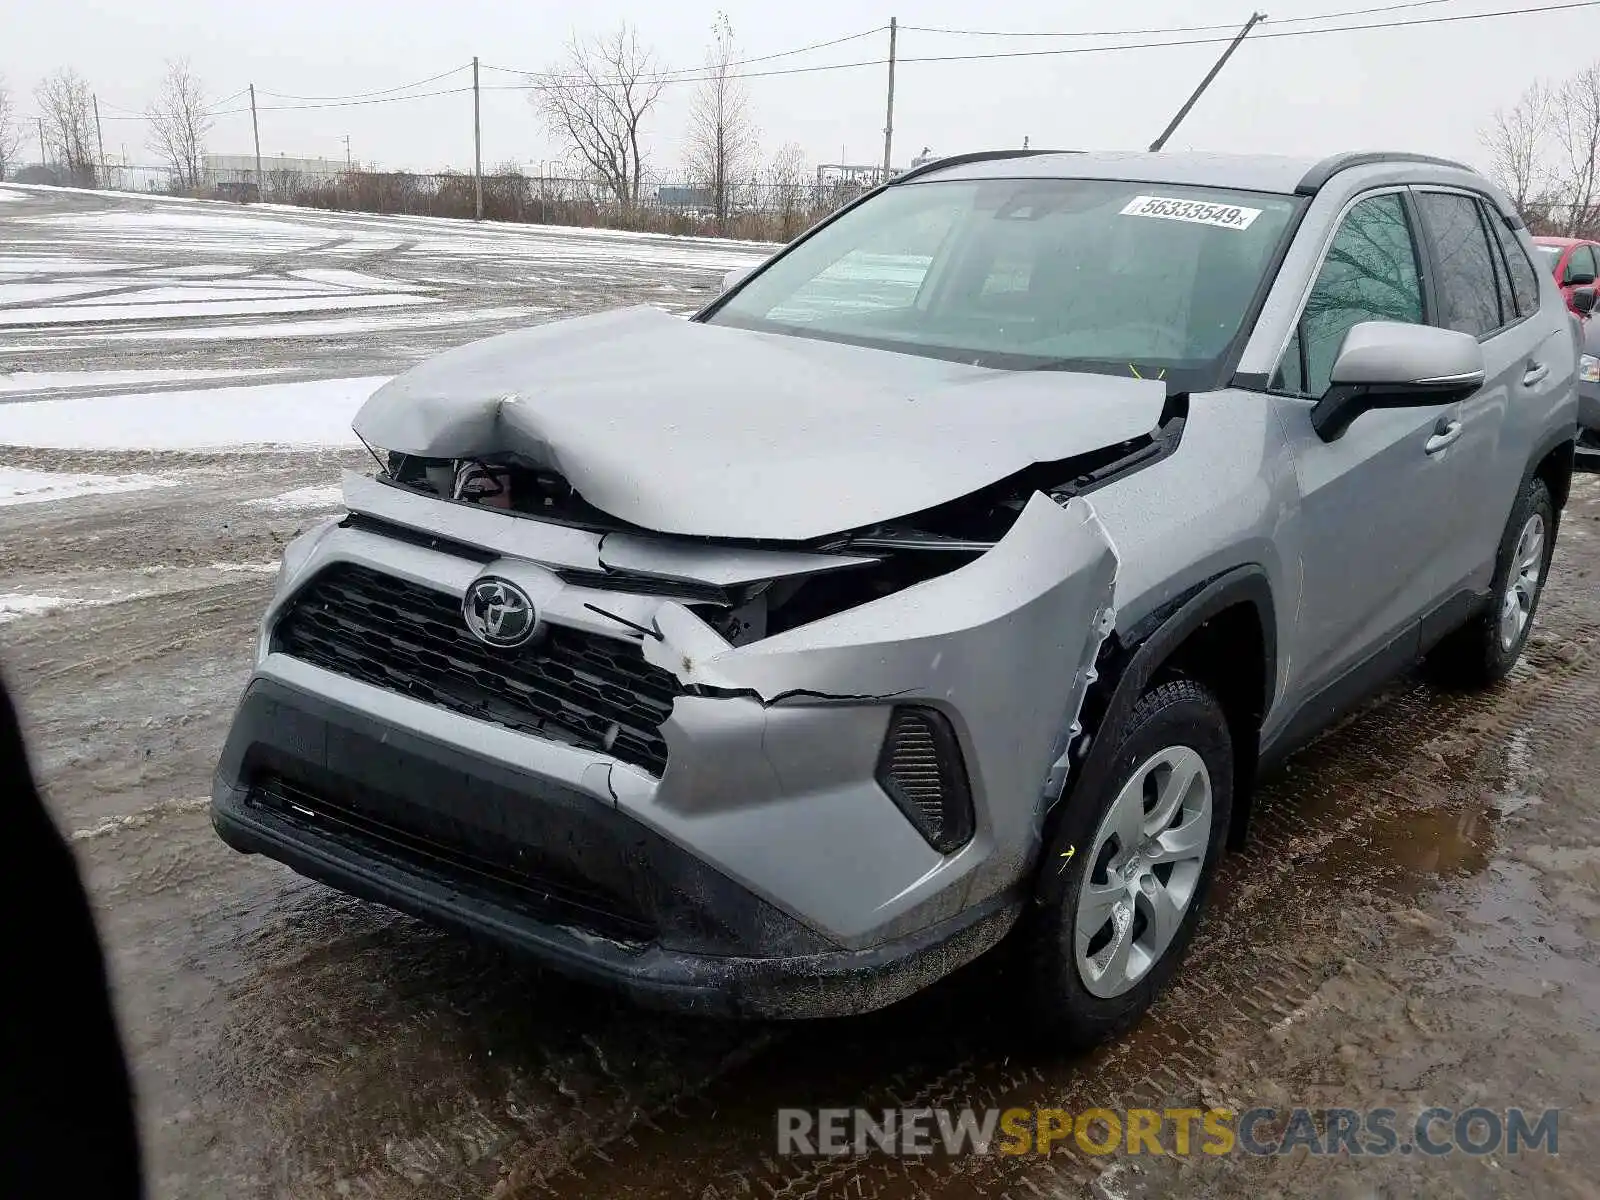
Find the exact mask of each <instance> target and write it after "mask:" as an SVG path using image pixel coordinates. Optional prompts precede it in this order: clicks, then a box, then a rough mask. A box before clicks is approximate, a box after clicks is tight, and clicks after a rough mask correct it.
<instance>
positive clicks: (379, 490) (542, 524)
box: [344, 471, 877, 587]
mask: <svg viewBox="0 0 1600 1200" xmlns="http://www.w3.org/2000/svg"><path fill="white" fill-rule="evenodd" d="M344 502H345V507H347V508H348V509H349V510H350V511H351V512H356V513H362V514H364V515H366V516H370V517H377V518H378V519H380V520H383V521H390V522H393V523H394V524H396V525H401V526H404V527H405V528H407V529H415V530H417V531H418V532H420V533H425V534H428V535H430V536H432V537H437V538H444V539H446V540H448V541H456V542H462V543H465V544H467V545H471V546H480V547H482V548H483V549H485V550H492V551H494V552H495V553H496V554H503V555H505V556H507V557H509V558H519V559H526V560H527V561H529V562H534V563H542V564H544V565H546V566H550V567H557V568H560V567H566V568H571V569H574V570H581V571H621V572H624V573H629V574H641V575H657V576H661V577H663V578H666V579H685V580H691V581H694V582H699V583H709V584H715V585H716V586H719V587H731V586H735V585H737V584H741V583H754V582H758V581H761V580H767V579H780V578H784V577H786V576H792V575H812V574H816V573H818V572H822V571H837V570H844V569H847V568H851V567H861V566H869V565H871V564H872V563H874V562H876V561H877V560H876V559H875V558H872V557H870V556H862V555H853V554H817V553H811V552H809V551H805V550H784V549H774V550H768V549H764V548H756V549H748V548H743V547H739V546H721V545H715V544H708V543H699V544H695V543H686V542H681V541H668V540H666V539H657V538H651V537H648V536H644V535H639V534H630V533H597V532H595V531H594V530H590V529H577V528H574V527H573V526H570V525H557V524H554V523H553V522H550V521H540V520H538V519H536V518H534V517H524V516H517V515H515V514H512V513H507V512H504V511H502V510H500V509H494V508H489V507H485V506H481V505H474V504H466V503H457V502H454V501H449V500H444V499H441V498H439V497H435V496H428V495H424V494H423V493H421V492H417V491H414V490H413V489H411V488H406V487H399V486H396V485H393V484H388V483H384V482H381V481H380V480H377V479H374V478H372V477H371V476H368V475H362V474H360V473H359V472H356V471H346V472H345V473H344Z"/></svg>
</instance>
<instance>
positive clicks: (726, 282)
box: [722, 267, 755, 294]
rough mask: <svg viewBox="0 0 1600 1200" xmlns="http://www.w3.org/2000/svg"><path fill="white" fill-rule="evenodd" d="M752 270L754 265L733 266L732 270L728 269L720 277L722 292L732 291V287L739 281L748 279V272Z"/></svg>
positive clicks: (736, 285)
mask: <svg viewBox="0 0 1600 1200" xmlns="http://www.w3.org/2000/svg"><path fill="white" fill-rule="evenodd" d="M754 270H755V268H754V267H735V268H734V269H733V270H731V271H729V272H728V273H727V274H726V275H724V276H723V277H722V291H723V294H727V293H728V292H731V291H733V289H734V288H736V287H738V286H739V285H740V284H741V283H743V282H744V281H745V280H746V279H748V278H749V277H750V272H752V271H754Z"/></svg>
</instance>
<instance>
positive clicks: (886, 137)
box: [839, 17, 900, 183]
mask: <svg viewBox="0 0 1600 1200" xmlns="http://www.w3.org/2000/svg"><path fill="white" fill-rule="evenodd" d="M899 29H900V22H899V21H898V20H897V19H896V18H894V17H890V18H889V113H888V116H887V117H886V118H885V119H884V122H883V182H884V183H888V182H889V162H890V158H891V156H892V155H893V154H894V43H895V35H896V33H898V32H899ZM839 161H840V162H843V161H844V160H843V159H842V158H841V159H840V160H839Z"/></svg>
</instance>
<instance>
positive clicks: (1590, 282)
mask: <svg viewBox="0 0 1600 1200" xmlns="http://www.w3.org/2000/svg"><path fill="white" fill-rule="evenodd" d="M1562 282H1563V283H1565V284H1566V286H1567V287H1573V288H1581V287H1593V286H1594V272H1593V271H1568V272H1567V277H1566V279H1564V280H1563V281H1562Z"/></svg>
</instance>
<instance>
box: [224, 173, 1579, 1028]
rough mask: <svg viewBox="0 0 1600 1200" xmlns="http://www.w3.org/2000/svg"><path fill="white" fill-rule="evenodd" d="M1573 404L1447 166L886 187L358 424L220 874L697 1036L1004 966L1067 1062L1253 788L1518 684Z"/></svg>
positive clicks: (1536, 309)
mask: <svg viewBox="0 0 1600 1200" xmlns="http://www.w3.org/2000/svg"><path fill="white" fill-rule="evenodd" d="M1576 362H1577V353H1576V349H1575V347H1574V345H1573V340H1572V332H1571V329H1570V327H1569V321H1568V319H1567V315H1566V311H1565V308H1564V306H1563V303H1562V299H1561V296H1560V294H1559V293H1558V291H1557V289H1556V285H1555V282H1554V280H1552V279H1550V278H1549V277H1548V273H1547V272H1543V271H1537V270H1535V269H1534V267H1533V264H1532V262H1531V260H1530V252H1529V240H1528V237H1527V234H1526V231H1525V230H1524V229H1523V227H1522V225H1521V223H1520V221H1518V219H1517V218H1516V216H1515V215H1514V213H1513V210H1512V208H1511V206H1510V205H1509V203H1508V202H1507V201H1506V199H1505V197H1504V196H1503V195H1502V194H1501V193H1500V192H1499V191H1497V190H1496V189H1495V188H1494V187H1493V186H1492V185H1491V184H1489V183H1488V182H1486V181H1485V180H1484V179H1483V178H1481V177H1480V176H1479V175H1477V174H1475V173H1473V172H1472V171H1470V170H1468V169H1467V168H1465V167H1461V166H1459V165H1456V164H1452V163H1448V162H1443V161H1440V160H1434V159H1428V158H1424V157H1419V156H1407V155H1386V154H1364V155H1345V156H1341V157H1338V158H1335V159H1330V160H1327V161H1324V162H1320V163H1315V162H1299V161H1293V160H1287V159H1266V158H1244V157H1216V156H1201V155H1192V156H1186V155H1176V154H1156V155H1144V154H1137V155H1090V154H1053V153H1043V154H1040V153H1033V154H1029V153H996V154H981V155H970V156H964V157H961V158H958V159H947V160H944V161H942V162H939V163H935V164H932V165H930V166H927V167H923V168H920V169H918V170H916V171H912V172H910V173H908V174H906V175H902V176H900V177H899V178H897V179H896V180H894V181H893V182H892V183H890V184H888V185H887V186H885V187H882V188H879V189H877V190H876V191H874V192H873V193H871V194H869V195H867V196H866V197H864V198H863V199H862V200H860V201H859V202H857V203H855V204H853V205H851V206H849V207H847V208H846V209H844V210H843V211H841V212H839V213H838V214H837V215H835V216H833V217H832V218H830V219H829V220H827V221H824V222H823V223H821V224H820V225H819V226H817V227H816V228H815V229H813V230H812V231H811V232H809V233H808V234H806V235H805V236H804V237H802V238H800V239H799V240H798V241H796V242H795V243H794V244H792V245H790V246H788V247H787V248H785V249H783V250H782V251H780V252H779V253H777V254H775V255H774V256H773V257H771V258H770V259H769V260H767V261H766V262H765V263H763V264H762V265H761V266H760V267H759V268H757V269H756V270H755V271H754V272H753V273H751V274H749V275H748V276H747V277H744V278H742V279H730V280H729V281H728V283H727V285H726V286H725V288H724V290H723V292H722V294H721V295H720V296H719V297H718V298H717V299H716V300H714V301H713V302H712V303H710V304H709V305H708V306H707V307H706V308H705V309H704V310H703V311H701V312H699V313H697V314H695V315H694V316H693V317H692V318H691V319H688V320H684V319H680V318H678V317H674V316H670V315H668V314H666V313H664V312H660V311H657V310H654V309H650V308H631V309H625V310H621V311H615V312H608V313H601V314H598V315H593V316H585V317H580V318H577V319H572V320H564V321H559V322H556V323H553V324H548V325H543V326H539V327H537V328H531V329H526V330H522V331H518V332H514V333H510V334H506V335H503V336H499V337H493V338H490V339H487V340H484V341H480V342H477V343H474V344H471V345H466V346H463V347H460V348H458V349H455V350H452V351H449V352H447V353H444V354H441V355H439V356H437V357H435V358H432V359H430V360H428V361H426V362H423V363H421V364H420V365H418V366H416V367H415V368H414V369H412V370H410V371H408V372H406V373H405V374H402V375H400V376H399V377H397V378H396V379H394V380H393V381H391V382H389V383H388V384H386V385H384V386H383V387H382V388H380V389H379V390H378V391H377V392H376V393H375V394H374V395H373V396H372V397H371V399H370V400H369V401H368V402H367V403H366V405H365V406H364V407H363V408H362V409H361V411H360V413H359V414H358V415H357V417H356V419H355V429H356V431H357V433H358V434H359V435H360V437H361V439H362V440H363V441H364V442H365V443H367V445H368V446H369V447H370V448H372V450H373V452H374V455H375V457H376V458H377V459H378V461H379V463H380V469H379V470H378V471H377V472H376V473H374V474H370V475H364V474H360V473H356V472H351V473H349V474H347V475H346V477H345V480H344V494H345V501H346V506H347V507H348V509H349V513H348V515H347V516H344V517H343V518H342V519H338V520H336V521H332V522H329V523H327V524H324V525H321V526H319V527H316V528H314V529H312V530H311V531H309V532H307V533H305V534H304V535H303V536H301V537H300V538H299V539H298V540H297V541H295V542H294V543H292V544H291V545H290V546H289V548H288V549H287V551H286V552H285V555H284V562H283V567H282V571H281V574H280V576H279V578H278V581H277V586H276V590H275V594H274V596H273V599H272V602H271V606H270V608H269V610H268V612H267V614H266V618H265V622H264V624H263V627H262V631H261V637H260V644H259V649H258V657H257V661H256V664H255V670H254V673H253V676H252V678H251V680H250V682H249V685H248V688H247V690H246V692H245V694H244V697H243V700H242V702H241V704H240V707H239V709H238V712H237V715H236V717H235V719H234V722H233V726H232V731H231V734H230V736H229V738H228V740H227V744H226V747H225V749H224V750H223V753H222V757H221V762H220V764H219V766H218V772H217V778H216V786H215V792H214V804H213V817H214V821H215V825H216V828H217V830H218V831H219V833H220V834H221V836H222V837H223V839H225V840H226V841H227V842H228V844H230V845H231V846H233V847H235V848H237V849H239V850H241V851H247V852H255V853H261V854H265V855H268V856H271V857H273V858H275V859H279V860H281V861H283V862H285V863H287V864H289V865H290V866H292V867H293V868H294V869H295V870H297V871H299V872H301V873H303V874H305V875H307V876H310V877H311V878H314V879H318V880H322V881H324V882H326V883H328V884H331V885H333V886H334V887H336V888H340V889H343V890H345V891H347V892H350V893H353V894H355V895H357V896H362V897H366V898H369V899H371V900H376V901H380V902H382V903H384V904H387V905H390V906H392V907H394V908H397V909H400V910H403V911H406V912H409V913H413V914H416V915H418V916H421V917H424V918H427V919H429V920H433V921H437V922H440V923H442V924H445V925H448V926H451V927H453V928H456V929H459V930H464V931H467V932H469V933H472V934H475V935H480V936H485V937H488V938H490V939H493V940H496V941H498V942H500V943H502V944H508V945H510V946H513V947H516V948H519V949H521V950H523V951H526V952H529V953H531V954H532V955H533V956H535V957H536V958H537V959H538V960H540V961H542V962H543V963H545V964H547V965H548V966H550V967H552V968H554V969H556V970H558V971H562V972H566V973H568V974H570V975H572V976H576V977H580V978H584V979H588V980H593V981H599V982H603V983H606V984H610V985H614V986H616V987H619V988H621V989H623V990H625V991H626V992H628V993H630V994H632V995H634V996H636V997H638V998H640V999H642V1000H645V1001H648V1002H653V1003H656V1004H660V1005H668V1006H674V1007H678V1008H687V1009H691V1010H697V1011H707V1012H721V1013H729V1014H750V1015H759V1016H806V1015H811V1016H815V1015H826V1014H837V1013H847V1012H860V1011H863V1010H867V1009H872V1008H876V1007H879V1006H882V1005H885V1004H888V1003H890V1002H893V1001H895V1000H897V999H899V998H901V997H903V996H906V995H908V994H910V993H912V992H914V991H916V990H918V989H920V988H922V987H924V986H926V985H927V984H929V983H931V982H932V981H934V980H935V979H938V978H939V977H941V976H943V975H945V974H947V973H948V972H950V971H952V970H954V969H956V968H958V967H960V966H962V965H963V964H965V963H967V962H969V961H971V960H973V959H975V958H977V957H978V956H979V955H981V954H983V953H984V952H985V951H987V950H989V949H990V948H991V947H994V946H996V945H997V944H998V943H1000V942H1001V941H1002V940H1005V939H1008V938H1010V939H1013V940H1014V942H1015V944H1016V945H1017V946H1018V947H1019V948H1020V950H1021V951H1022V953H1021V954H1020V955H1019V956H1018V957H1017V959H1016V960H1015V962H1016V963H1017V964H1019V970H1020V972H1021V974H1020V975H1019V976H1018V979H1019V982H1018V983H1016V984H1015V985H1014V986H1016V987H1017V988H1018V991H1019V996H1020V993H1021V992H1026V993H1027V994H1028V996H1029V997H1030V998H1031V1000H1032V1001H1033V1002H1034V1004H1035V1006H1036V1008H1037V1010H1038V1012H1039V1013H1040V1014H1041V1017H1042V1018H1043V1019H1044V1020H1045V1021H1047V1022H1048V1023H1049V1026H1050V1028H1051V1030H1052V1031H1053V1033H1054V1035H1055V1036H1056V1037H1057V1038H1058V1039H1059V1040H1060V1041H1061V1042H1062V1043H1065V1044H1069V1045H1084V1044H1088V1043H1090V1042H1093V1041H1095V1040H1097V1039H1100V1038H1104V1037H1106V1036H1108V1035H1109V1034H1112V1033H1114V1032H1115V1031H1117V1030H1118V1029H1120V1028H1123V1027H1125V1026H1126V1025H1128V1024H1129V1023H1130V1022H1131V1021H1132V1020H1134V1019H1135V1018H1136V1017H1137V1016H1138V1014H1139V1013H1140V1012H1141V1011H1143V1009H1144V1008H1145V1007H1146V1006H1148V1005H1149V1003H1150V1001H1151V999H1152V997H1153V995H1154V994H1155V993H1156V992H1157V990H1158V989H1159V988H1160V987H1161V986H1162V984H1163V982H1164V981H1166V980H1167V979H1168V978H1169V977H1170V975H1171V974H1172V972H1173V970H1174V968H1175V967H1176V965H1177V963H1178V961H1179V960H1180V959H1181V958H1182V956H1183V955H1184V953H1185V950H1186V948H1187V946H1188V944H1189V943H1190V941H1191V939H1192V937H1193V935H1194V932H1195V928H1196V923H1197V921H1198V919H1199V917H1200V915H1201V911H1202V908H1203V907H1204V904H1205V901H1206V896H1207V892H1208V889H1209V887H1210V885H1211V882H1212V880H1213V877H1214V876H1215V873H1216V870H1217V866H1218V861H1219V859H1220V857H1221V856H1222V855H1223V853H1224V850H1225V849H1226V848H1227V847H1228V846H1229V845H1232V844H1237V843H1238V841H1239V839H1240V838H1242V837H1243V836H1245V834H1246V826H1247V824H1248V818H1249V814H1250V805H1251V795H1252V782H1253V780H1254V779H1255V778H1256V776H1257V773H1258V772H1259V771H1260V770H1261V769H1262V768H1263V767H1264V766H1265V765H1266V764H1267V763H1268V762H1269V761H1270V760H1273V759H1275V758H1279V757H1281V756H1282V755H1283V754H1284V753H1286V752H1288V751H1289V750H1290V749H1292V748H1293V747H1294V746H1295V745H1297V744H1299V743H1301V742H1303V741H1304V740H1305V738H1306V737H1307V736H1309V735H1310V734H1312V733H1315V732H1316V731H1317V730H1318V729H1319V728H1322V727H1324V726H1325V725H1326V724H1327V723H1328V721H1329V720H1330V719H1332V717H1333V716H1334V715H1336V714H1337V713H1338V712H1340V711H1341V710H1343V709H1346V708H1348V707H1349V706H1350V705H1351V704H1352V703H1353V702H1354V701H1356V700H1358V699H1360V698H1361V697H1362V696H1364V695H1367V694H1370V693H1371V692H1372V691H1373V689H1374V688H1376V687H1377V686H1378V685H1380V684H1381V683H1382V682H1383V681H1384V680H1385V679H1387V678H1389V677H1391V676H1393V675H1394V674H1395V673H1396V672H1397V671H1400V670H1402V669H1404V668H1405V667H1407V666H1408V665H1409V664H1412V663H1415V662H1417V661H1419V660H1422V659H1423V658H1424V657H1426V659H1427V660H1428V661H1429V663H1430V665H1431V666H1432V668H1433V669H1434V670H1435V671H1436V672H1437V673H1438V674H1439V675H1441V676H1445V677H1448V678H1450V679H1453V680H1455V681H1458V682H1460V683H1464V684H1477V685H1483V684H1487V683H1490V682H1492V681H1494V680H1497V679H1499V678H1500V677H1502V676H1504V675H1505V674H1506V673H1507V671H1508V670H1509V669H1510V668H1511V666H1512V664H1513V663H1514V662H1515V660H1516V659H1517V657H1518V655H1519V654H1520V653H1521V651H1522V648H1523V646H1524V644H1525V642H1526V640H1527V637H1528V631H1529V626H1530V624H1531V622H1532V621H1533V618H1534V613H1535V609H1536V607H1537V605H1538V601H1539V594H1540V587H1541V584H1542V583H1543V581H1544V578H1545V573H1546V570H1547V568H1548V566H1549V563H1550V556H1551V551H1552V548H1553V546H1554V542H1555V535H1556V528H1557V521H1558V518H1559V515H1560V512H1561V509H1562V506H1563V504H1564V503H1565V501H1566V498H1567V489H1568V481H1569V477H1570V471H1571V463H1572V454H1573V443H1574V434H1575V419H1576V418H1575V414H1576V399H1575V382H1576ZM1008 978H1009V973H1008ZM1008 986H1013V985H1010V984H1008Z"/></svg>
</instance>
